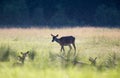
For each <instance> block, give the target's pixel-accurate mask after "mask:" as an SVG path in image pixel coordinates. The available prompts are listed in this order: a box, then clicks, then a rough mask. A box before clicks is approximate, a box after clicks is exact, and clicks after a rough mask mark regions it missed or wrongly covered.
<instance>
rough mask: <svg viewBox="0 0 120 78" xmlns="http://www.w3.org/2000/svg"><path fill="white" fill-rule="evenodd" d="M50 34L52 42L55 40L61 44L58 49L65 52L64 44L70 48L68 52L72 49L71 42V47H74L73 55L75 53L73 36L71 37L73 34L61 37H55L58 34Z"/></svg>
mask: <svg viewBox="0 0 120 78" xmlns="http://www.w3.org/2000/svg"><path fill="white" fill-rule="evenodd" d="M51 36H52V42H54V41H56V42H57V43H59V44H60V46H61V50H60V51H61V52H62V51H63V52H64V53H65V49H64V46H69V48H70V50H69V52H70V51H71V49H72V46H71V44H72V45H73V47H74V50H75V52H74V55H75V54H76V46H75V37H73V36H63V37H61V38H57V37H58V34H57V35H56V36H55V35H53V34H51Z"/></svg>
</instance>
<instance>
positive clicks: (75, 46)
mask: <svg viewBox="0 0 120 78" xmlns="http://www.w3.org/2000/svg"><path fill="white" fill-rule="evenodd" d="M72 45H73V47H74V50H75V52H74V55H75V54H76V46H75V43H73V44H72Z"/></svg>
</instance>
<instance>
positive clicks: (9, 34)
mask: <svg viewBox="0 0 120 78" xmlns="http://www.w3.org/2000/svg"><path fill="white" fill-rule="evenodd" d="M51 34H54V35H56V34H59V37H58V38H60V37H61V36H67V35H72V36H74V37H75V38H76V41H75V43H76V48H77V50H76V52H77V54H76V56H74V55H73V54H74V49H72V51H71V52H70V54H69V55H68V51H69V47H68V46H65V55H62V53H61V52H60V48H61V47H60V45H59V44H58V43H56V42H52V37H51ZM26 51H29V52H30V54H29V55H28V57H27V58H26V59H25V63H24V65H15V66H14V63H17V61H18V59H17V56H18V55H20V52H26ZM58 55H62V56H64V57H65V58H66V59H68V60H69V61H65V60H63V58H61V57H59V56H58ZM75 57H76V58H77V60H78V61H82V62H84V63H86V64H88V65H87V66H81V65H75V66H74V65H73V64H72V63H71V62H72V60H73V59H74V58H75ZM89 57H92V58H95V57H97V59H96V65H95V66H92V65H90V64H91V63H90V62H89ZM119 73H120V29H119V28H94V27H81V28H80V27H76V28H60V29H57V28H54V29H50V28H26V29H23V28H3V29H0V78H119V77H120V74H119Z"/></svg>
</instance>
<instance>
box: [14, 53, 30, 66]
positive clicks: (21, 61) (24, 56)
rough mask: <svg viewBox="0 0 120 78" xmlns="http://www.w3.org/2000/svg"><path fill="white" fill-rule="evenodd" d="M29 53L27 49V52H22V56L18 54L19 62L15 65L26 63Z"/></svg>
mask: <svg viewBox="0 0 120 78" xmlns="http://www.w3.org/2000/svg"><path fill="white" fill-rule="evenodd" d="M28 54H29V51H27V52H25V53H23V52H21V56H20V55H19V56H18V59H17V62H15V63H13V66H22V65H24V61H25V58H26V57H27V55H28Z"/></svg>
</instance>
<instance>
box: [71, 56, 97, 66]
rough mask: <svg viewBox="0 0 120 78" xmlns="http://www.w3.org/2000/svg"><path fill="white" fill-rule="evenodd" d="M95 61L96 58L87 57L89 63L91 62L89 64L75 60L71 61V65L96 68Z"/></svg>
mask: <svg viewBox="0 0 120 78" xmlns="http://www.w3.org/2000/svg"><path fill="white" fill-rule="evenodd" d="M96 59H97V57H95V58H92V57H89V61H90V62H91V64H87V63H85V62H82V61H76V60H74V61H73V64H74V65H79V66H89V65H92V66H96Z"/></svg>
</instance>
